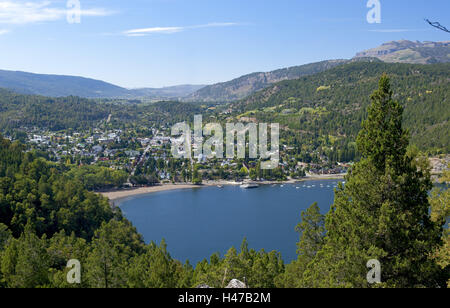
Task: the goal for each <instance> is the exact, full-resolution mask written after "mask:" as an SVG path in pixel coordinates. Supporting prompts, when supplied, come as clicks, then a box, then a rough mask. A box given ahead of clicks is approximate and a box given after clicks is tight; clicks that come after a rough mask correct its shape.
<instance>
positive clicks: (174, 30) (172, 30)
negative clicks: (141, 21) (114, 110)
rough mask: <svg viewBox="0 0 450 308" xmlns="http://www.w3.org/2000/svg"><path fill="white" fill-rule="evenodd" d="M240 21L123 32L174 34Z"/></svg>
mask: <svg viewBox="0 0 450 308" xmlns="http://www.w3.org/2000/svg"><path fill="white" fill-rule="evenodd" d="M237 25H239V24H238V23H234V22H214V23H209V24H204V25H195V26H185V27H152V28H141V29H132V30H127V31H124V32H122V34H124V35H126V36H147V35H150V34H156V33H161V34H172V33H178V32H183V31H186V30H192V29H202V28H217V27H232V26H237Z"/></svg>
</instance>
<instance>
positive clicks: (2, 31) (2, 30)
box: [0, 29, 9, 35]
mask: <svg viewBox="0 0 450 308" xmlns="http://www.w3.org/2000/svg"><path fill="white" fill-rule="evenodd" d="M7 33H9V30H4V29H0V35H3V34H7Z"/></svg>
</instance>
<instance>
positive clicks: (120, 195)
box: [98, 174, 345, 202]
mask: <svg viewBox="0 0 450 308" xmlns="http://www.w3.org/2000/svg"><path fill="white" fill-rule="evenodd" d="M344 176H345V174H330V175H328V174H327V175H313V176H308V177H305V178H301V179H296V180H287V181H281V182H277V181H264V182H258V181H255V182H254V183H256V184H259V185H277V184H280V185H284V184H295V183H301V182H305V181H318V180H341V179H343V178H344ZM247 182H249V181H244V183H247ZM241 184H242V183H241V182H232V181H224V180H222V181H206V182H204V183H203V184H202V185H194V184H189V183H179V184H161V185H156V186H148V187H139V188H132V189H121V190H115V191H109V192H98V194H100V195H102V196H104V197H106V198H108V199H109V200H110V201H111V202H118V201H120V200H122V199H125V198H129V197H135V196H140V195H147V194H152V193H157V192H164V191H175V190H181V189H194V188H204V187H213V186H237V185H241Z"/></svg>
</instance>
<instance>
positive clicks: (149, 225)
mask: <svg viewBox="0 0 450 308" xmlns="http://www.w3.org/2000/svg"><path fill="white" fill-rule="evenodd" d="M338 182H340V181H338V180H321V181H305V182H301V183H298V184H287V185H283V186H281V185H263V186H261V187H259V188H257V189H242V188H240V187H239V186H225V187H224V188H218V187H204V188H198V189H188V190H176V191H167V192H158V193H152V194H148V195H141V196H135V197H131V198H128V199H124V200H122V201H121V202H120V208H121V209H122V211H123V213H124V215H125V217H127V218H128V219H129V220H130V221H131V222H132V223H133V224H134V225H135V226H136V228H137V230H138V231H139V232H140V233H141V234H142V235H143V236H144V239H145V241H146V242H147V243H148V242H151V241H154V242H156V243H160V241H161V239H163V238H164V239H165V240H166V242H167V244H168V250H169V252H170V254H171V256H172V257H173V258H175V259H178V260H180V261H183V262H184V261H186V260H189V261H190V262H191V264H193V265H195V264H196V263H197V262H199V261H201V260H203V259H204V258H207V259H209V257H210V256H211V255H212V254H213V253H215V252H219V253H220V254H221V255H222V256H223V255H224V254H225V253H226V252H227V250H228V249H230V248H231V247H232V246H234V247H236V248H237V249H239V247H240V245H241V243H242V240H243V239H244V238H245V237H246V238H247V240H248V242H249V246H250V248H254V249H256V250H260V249H264V250H266V251H272V250H277V251H279V252H280V253H281V255H282V257H283V259H284V261H285V262H290V261H292V260H294V259H296V258H297V256H296V243H297V242H298V239H299V235H298V234H297V233H296V232H295V226H296V225H297V224H298V223H299V222H300V213H301V212H302V211H303V210H305V209H306V208H308V207H309V206H310V205H311V204H312V203H314V202H318V205H319V207H320V209H321V212H322V213H324V214H325V213H326V212H328V211H329V209H330V206H331V204H332V203H333V199H334V187H335V186H336V185H337V183H338Z"/></svg>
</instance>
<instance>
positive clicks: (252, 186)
mask: <svg viewBox="0 0 450 308" xmlns="http://www.w3.org/2000/svg"><path fill="white" fill-rule="evenodd" d="M240 187H241V188H243V189H252V188H258V187H259V185H258V184H251V183H247V184H242V185H241V186H240Z"/></svg>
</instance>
